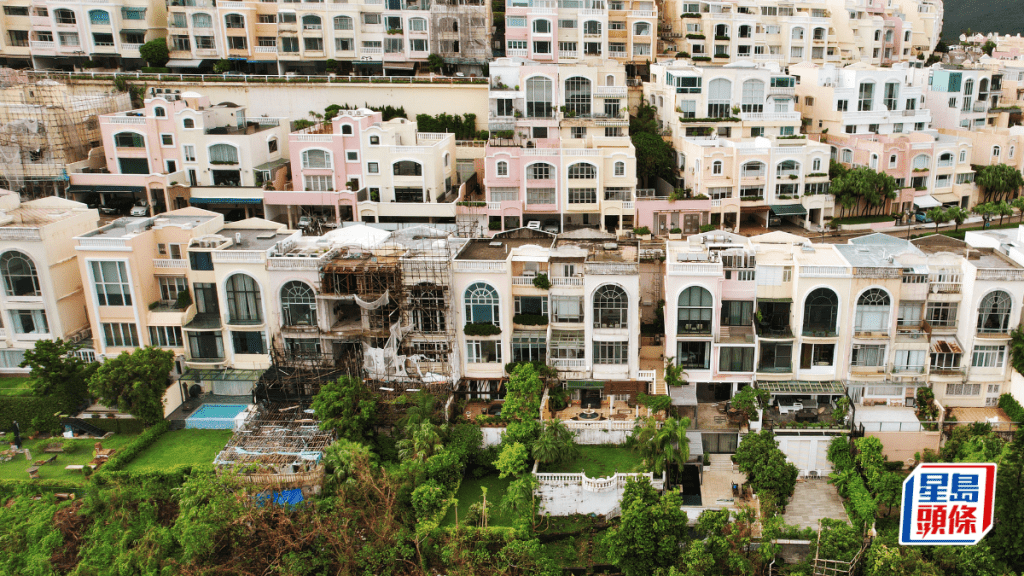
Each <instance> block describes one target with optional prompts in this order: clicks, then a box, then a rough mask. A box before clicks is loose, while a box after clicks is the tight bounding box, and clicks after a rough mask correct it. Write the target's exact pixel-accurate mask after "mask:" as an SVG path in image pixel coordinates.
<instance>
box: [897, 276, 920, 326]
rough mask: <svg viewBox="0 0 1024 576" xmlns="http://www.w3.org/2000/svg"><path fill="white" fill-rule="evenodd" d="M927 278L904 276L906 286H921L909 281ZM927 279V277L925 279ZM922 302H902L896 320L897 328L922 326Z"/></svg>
mask: <svg viewBox="0 0 1024 576" xmlns="http://www.w3.org/2000/svg"><path fill="white" fill-rule="evenodd" d="M921 277H925V276H924V275H923V274H921V275H910V276H904V277H903V282H904V283H906V284H919V283H920V282H907V280H908V279H917V278H921ZM925 278H927V277H925ZM921 308H922V306H921V302H900V307H899V312H898V314H899V316H898V317H897V319H896V325H897V326H919V325H920V324H921Z"/></svg>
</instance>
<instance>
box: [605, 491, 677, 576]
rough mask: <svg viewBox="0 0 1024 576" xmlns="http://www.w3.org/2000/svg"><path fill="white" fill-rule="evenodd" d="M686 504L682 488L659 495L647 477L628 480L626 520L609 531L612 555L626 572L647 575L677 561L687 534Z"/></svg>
mask: <svg viewBox="0 0 1024 576" xmlns="http://www.w3.org/2000/svg"><path fill="white" fill-rule="evenodd" d="M682 505H683V499H682V496H680V495H679V493H678V492H668V493H665V494H663V495H661V496H660V497H659V496H658V493H657V491H655V490H654V488H653V487H652V486H651V483H650V482H649V481H648V480H647V479H646V478H641V479H639V480H637V479H632V478H631V479H630V480H629V482H627V483H626V488H625V489H624V490H623V494H622V522H621V523H620V524H619V526H617V527H614V528H611V529H609V530H608V533H607V534H606V535H605V543H606V545H607V547H608V556H609V557H610V559H611V560H612V562H614V563H615V564H616V565H618V566H619V568H621V569H622V571H623V573H624V574H626V576H640V575H644V576H646V575H648V574H653V573H654V572H655V570H659V569H662V570H664V569H666V568H668V567H670V566H672V565H673V564H674V563H675V562H676V560H677V559H678V558H679V555H680V553H681V548H680V547H681V546H682V544H684V543H685V542H686V538H687V528H686V522H687V518H686V512H683V511H682V510H680V508H681V507H682Z"/></svg>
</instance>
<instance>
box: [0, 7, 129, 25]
mask: <svg viewBox="0 0 1024 576" xmlns="http://www.w3.org/2000/svg"><path fill="white" fill-rule="evenodd" d="M101 14H106V12H101ZM4 15H5V16H28V6H4ZM106 22H107V23H109V22H110V19H109V17H108V18H107V20H106ZM93 24H103V22H96V21H95V20H94V21H93Z"/></svg>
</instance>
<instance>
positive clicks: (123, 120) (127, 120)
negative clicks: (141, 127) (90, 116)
mask: <svg viewBox="0 0 1024 576" xmlns="http://www.w3.org/2000/svg"><path fill="white" fill-rule="evenodd" d="M106 120H107V124H145V123H146V119H145V118H144V117H142V116H110V117H108V118H107V119H106Z"/></svg>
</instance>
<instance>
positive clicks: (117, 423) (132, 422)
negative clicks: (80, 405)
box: [84, 418, 146, 434]
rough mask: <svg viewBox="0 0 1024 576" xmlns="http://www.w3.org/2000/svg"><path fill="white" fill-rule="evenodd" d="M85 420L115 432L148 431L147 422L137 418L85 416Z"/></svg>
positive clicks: (138, 432)
mask: <svg viewBox="0 0 1024 576" xmlns="http://www.w3.org/2000/svg"><path fill="white" fill-rule="evenodd" d="M84 420H85V422H88V423H89V424H92V425H93V426H95V427H97V428H99V429H100V430H106V431H107V432H113V433H115V434H141V433H143V432H145V431H146V424H145V423H144V422H143V421H142V420H137V419H135V418H85V419H84Z"/></svg>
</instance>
